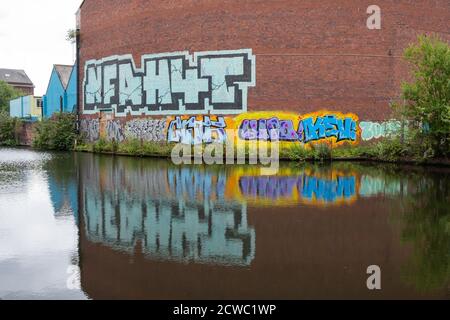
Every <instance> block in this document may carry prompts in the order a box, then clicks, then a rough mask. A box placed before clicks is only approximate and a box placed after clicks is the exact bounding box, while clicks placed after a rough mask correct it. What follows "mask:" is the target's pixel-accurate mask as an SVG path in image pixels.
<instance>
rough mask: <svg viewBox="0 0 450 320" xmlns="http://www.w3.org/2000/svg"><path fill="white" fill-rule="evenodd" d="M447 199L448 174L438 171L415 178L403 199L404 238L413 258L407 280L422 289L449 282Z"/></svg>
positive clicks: (449, 215)
mask: <svg viewBox="0 0 450 320" xmlns="http://www.w3.org/2000/svg"><path fill="white" fill-rule="evenodd" d="M414 180H416V179H414ZM449 200H450V179H449V176H448V175H446V174H445V173H437V174H433V175H430V176H427V177H423V176H421V177H420V178H418V177H417V180H416V186H415V187H414V188H413V190H411V193H410V194H409V195H408V196H407V197H406V198H405V199H404V202H403V209H402V212H403V216H402V220H403V222H404V223H405V228H404V230H403V239H404V240H405V241H407V242H410V243H411V244H412V245H413V248H414V254H413V258H412V260H411V262H410V264H409V265H408V266H407V267H406V270H405V272H406V279H407V281H408V282H410V283H412V284H413V285H415V286H416V287H417V289H419V290H421V291H430V290H434V289H441V288H445V287H446V286H447V285H449V280H450V210H449V207H448V206H449V203H450V201H449Z"/></svg>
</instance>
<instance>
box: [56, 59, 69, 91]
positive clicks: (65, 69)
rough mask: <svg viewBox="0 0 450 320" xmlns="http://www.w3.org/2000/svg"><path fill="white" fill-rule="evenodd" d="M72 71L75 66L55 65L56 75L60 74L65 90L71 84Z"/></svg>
mask: <svg viewBox="0 0 450 320" xmlns="http://www.w3.org/2000/svg"><path fill="white" fill-rule="evenodd" d="M72 69H73V66H67V65H62V64H55V70H56V73H57V74H58V76H59V79H60V80H61V83H62V85H63V87H64V89H67V85H68V84H69V80H70V75H71V74H72Z"/></svg>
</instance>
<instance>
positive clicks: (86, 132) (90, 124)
mask: <svg viewBox="0 0 450 320" xmlns="http://www.w3.org/2000/svg"><path fill="white" fill-rule="evenodd" d="M80 132H81V134H82V135H83V136H84V137H85V139H87V140H88V141H89V142H93V141H96V140H98V138H99V137H100V123H99V121H98V119H92V120H90V119H83V120H81V121H80Z"/></svg>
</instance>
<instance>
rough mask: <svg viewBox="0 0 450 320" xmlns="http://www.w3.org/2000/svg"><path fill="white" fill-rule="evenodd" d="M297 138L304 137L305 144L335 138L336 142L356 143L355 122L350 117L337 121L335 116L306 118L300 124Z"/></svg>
mask: <svg viewBox="0 0 450 320" xmlns="http://www.w3.org/2000/svg"><path fill="white" fill-rule="evenodd" d="M302 131H303V132H302ZM299 136H303V137H304V138H303V139H304V140H303V141H304V142H305V143H308V142H311V141H317V140H322V139H326V138H336V141H337V142H341V141H344V140H348V141H356V136H357V126H356V121H355V120H353V118H351V117H345V118H342V119H339V118H338V117H336V116H335V115H326V116H324V117H317V118H316V119H315V120H314V118H313V117H308V118H306V119H304V120H302V122H301V124H300V129H299Z"/></svg>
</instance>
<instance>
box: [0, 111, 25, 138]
mask: <svg viewBox="0 0 450 320" xmlns="http://www.w3.org/2000/svg"><path fill="white" fill-rule="evenodd" d="M20 123H21V122H20V120H19V119H16V118H11V117H10V116H9V115H8V114H7V113H6V112H2V111H0V145H1V146H9V147H12V146H17V145H18V144H19V141H18V130H19V126H20Z"/></svg>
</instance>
